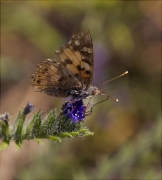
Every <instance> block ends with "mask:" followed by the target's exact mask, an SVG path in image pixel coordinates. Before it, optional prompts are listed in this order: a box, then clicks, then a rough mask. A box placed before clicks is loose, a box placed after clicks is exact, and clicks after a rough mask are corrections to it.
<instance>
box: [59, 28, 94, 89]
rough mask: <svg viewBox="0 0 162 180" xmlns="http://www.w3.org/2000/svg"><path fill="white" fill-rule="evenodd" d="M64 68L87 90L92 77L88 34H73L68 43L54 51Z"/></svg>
mask: <svg viewBox="0 0 162 180" xmlns="http://www.w3.org/2000/svg"><path fill="white" fill-rule="evenodd" d="M56 55H57V56H58V57H59V58H60V61H61V64H62V65H63V66H65V67H66V68H67V69H68V70H69V71H70V72H71V73H72V74H74V76H75V77H76V78H77V79H78V80H79V81H80V82H81V83H82V86H83V89H87V88H88V87H89V86H90V85H91V82H92V77H93V44H92V38H91V35H90V32H87V31H86V32H81V33H79V34H74V35H73V36H72V37H71V38H70V41H69V42H68V43H67V44H65V45H64V46H63V47H61V48H60V51H56Z"/></svg>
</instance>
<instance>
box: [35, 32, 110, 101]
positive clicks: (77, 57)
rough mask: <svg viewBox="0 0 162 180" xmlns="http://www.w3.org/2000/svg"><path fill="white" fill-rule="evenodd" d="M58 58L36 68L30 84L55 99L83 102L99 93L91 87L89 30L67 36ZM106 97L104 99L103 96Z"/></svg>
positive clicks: (91, 49)
mask: <svg viewBox="0 0 162 180" xmlns="http://www.w3.org/2000/svg"><path fill="white" fill-rule="evenodd" d="M55 54H56V55H57V57H58V59H47V60H45V61H43V62H41V63H40V64H38V65H37V70H36V72H35V73H33V74H32V85H33V86H34V87H35V88H36V89H38V90H39V91H43V92H45V93H46V94H48V95H51V96H55V97H68V96H72V98H77V99H84V98H86V97H90V96H93V95H96V94H99V93H101V91H100V90H99V89H98V88H97V87H95V86H91V83H92V78H93V43H92V37H91V34H90V32H89V31H82V32H80V33H78V34H74V35H72V36H71V38H70V41H69V42H68V43H67V44H65V45H64V46H63V47H61V48H60V50H59V51H56V53H55ZM107 97H108V96H107Z"/></svg>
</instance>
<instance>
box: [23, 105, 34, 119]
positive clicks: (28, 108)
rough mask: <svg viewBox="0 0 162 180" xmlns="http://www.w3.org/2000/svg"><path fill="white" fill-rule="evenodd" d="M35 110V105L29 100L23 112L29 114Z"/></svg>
mask: <svg viewBox="0 0 162 180" xmlns="http://www.w3.org/2000/svg"><path fill="white" fill-rule="evenodd" d="M33 110H34V106H33V105H32V104H31V103H30V102H28V103H27V105H26V106H25V108H24V112H23V113H24V115H25V116H26V115H27V114H29V113H30V112H31V111H33Z"/></svg>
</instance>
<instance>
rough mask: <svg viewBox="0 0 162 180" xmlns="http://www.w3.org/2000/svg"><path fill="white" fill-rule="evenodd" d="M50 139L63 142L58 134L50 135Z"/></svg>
mask: <svg viewBox="0 0 162 180" xmlns="http://www.w3.org/2000/svg"><path fill="white" fill-rule="evenodd" d="M49 139H50V140H51V141H60V142H61V139H60V138H58V137H56V136H49Z"/></svg>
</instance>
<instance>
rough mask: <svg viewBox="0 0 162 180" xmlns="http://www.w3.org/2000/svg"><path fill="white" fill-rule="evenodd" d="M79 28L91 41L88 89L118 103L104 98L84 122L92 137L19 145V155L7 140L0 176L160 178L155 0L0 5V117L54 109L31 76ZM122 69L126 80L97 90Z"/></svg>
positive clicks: (57, 102) (55, 102)
mask: <svg viewBox="0 0 162 180" xmlns="http://www.w3.org/2000/svg"><path fill="white" fill-rule="evenodd" d="M81 30H89V31H90V32H91V35H92V39H93V44H94V61H95V64H94V77H93V85H96V86H99V87H100V88H101V89H102V90H103V91H104V92H105V93H107V94H109V95H110V96H112V97H114V98H118V99H119V102H118V103H117V102H114V101H113V100H112V99H109V100H108V101H106V102H104V103H102V104H100V105H98V106H96V107H95V108H94V111H93V113H92V115H91V116H89V117H86V119H85V122H84V123H85V125H86V126H87V127H88V128H89V129H90V130H91V131H93V132H94V133H95V134H94V136H92V137H87V138H84V139H82V138H81V139H79V138H78V139H73V140H71V139H70V140H69V139H65V140H64V141H63V142H62V143H61V144H59V143H57V144H54V143H52V142H48V141H43V145H38V144H36V142H27V141H25V142H24V143H23V146H22V148H21V149H20V150H18V151H16V150H15V149H16V148H15V145H14V143H11V145H10V146H9V147H8V148H7V149H5V150H3V151H0V179H2V180H16V179H23V180H24V179H26V180H28V179H33V180H35V179H113V178H114V179H115V178H116V179H133V178H135V179H140V178H143V179H155V180H156V179H158V178H157V177H160V176H159V175H160V174H161V167H160V166H161V163H160V152H161V143H160V139H161V136H160V133H159V132H161V127H160V125H159V122H160V121H161V2H160V1H147V2H146V1H88V2H80V1H70V2H66V1H61V2H57V1H23V2H21V1H17V2H16V1H10V2H9V1H8V2H7V1H6V2H5V1H4V2H1V96H0V97H1V106H0V113H4V112H8V113H9V115H10V116H11V119H14V117H16V115H17V114H18V111H19V110H22V108H23V107H25V105H26V104H27V102H30V103H32V104H33V105H35V107H36V111H37V110H39V109H41V111H42V112H43V113H44V114H46V113H47V112H48V111H49V110H50V109H53V108H57V109H58V111H60V109H61V104H62V103H63V102H64V101H65V99H59V98H55V97H50V96H48V95H46V94H44V93H39V92H35V90H34V88H33V87H32V86H31V74H32V72H34V71H35V69H36V65H37V64H38V63H39V62H40V61H43V60H44V59H47V58H55V50H57V49H59V47H60V46H62V45H63V44H64V43H66V42H67V41H68V40H69V38H70V36H71V35H72V34H73V33H78V32H80V31H81ZM127 70H128V71H129V74H128V75H126V76H124V77H121V78H120V79H118V80H114V81H112V82H110V83H108V84H105V85H103V86H100V84H101V83H103V82H105V81H107V80H109V79H111V78H113V77H115V76H118V75H119V74H121V73H123V72H124V71H127ZM101 99H102V97H94V98H93V100H94V102H98V101H99V100H101ZM31 115H32V114H31ZM29 118H30V117H29ZM11 121H12V120H11ZM11 123H12V122H11ZM156 132H157V133H156ZM148 144H149V146H148ZM134 150H137V151H139V152H138V153H137V154H135V153H136V151H134ZM121 152H123V153H121ZM128 157H129V158H128ZM110 162H111V164H110ZM93 174H95V176H93ZM159 179H160V178H159Z"/></svg>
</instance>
